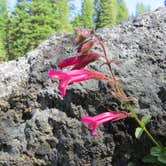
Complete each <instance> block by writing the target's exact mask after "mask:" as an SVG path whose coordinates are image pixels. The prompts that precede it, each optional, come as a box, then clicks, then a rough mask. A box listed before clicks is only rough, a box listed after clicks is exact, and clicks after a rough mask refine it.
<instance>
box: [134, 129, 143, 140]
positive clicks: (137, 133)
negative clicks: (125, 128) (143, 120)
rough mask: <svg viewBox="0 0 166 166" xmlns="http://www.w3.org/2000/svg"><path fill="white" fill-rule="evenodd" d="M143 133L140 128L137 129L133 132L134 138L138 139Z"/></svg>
mask: <svg viewBox="0 0 166 166" xmlns="http://www.w3.org/2000/svg"><path fill="white" fill-rule="evenodd" d="M142 133H143V129H142V128H141V127H137V128H136V130H135V137H136V138H137V139H139V138H140V137H141V135H142Z"/></svg>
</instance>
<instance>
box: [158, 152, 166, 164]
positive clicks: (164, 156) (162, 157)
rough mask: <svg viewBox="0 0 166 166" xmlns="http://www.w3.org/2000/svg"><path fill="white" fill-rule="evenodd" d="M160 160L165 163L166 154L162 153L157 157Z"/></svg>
mask: <svg viewBox="0 0 166 166" xmlns="http://www.w3.org/2000/svg"><path fill="white" fill-rule="evenodd" d="M157 160H158V161H160V162H161V163H163V164H166V155H165V154H160V156H158V158H157Z"/></svg>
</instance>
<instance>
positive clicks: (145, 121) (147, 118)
mask: <svg viewBox="0 0 166 166" xmlns="http://www.w3.org/2000/svg"><path fill="white" fill-rule="evenodd" d="M150 118H151V116H150V115H144V116H143V117H142V119H141V122H143V123H144V124H145V125H146V124H147V123H148V122H149V121H150Z"/></svg>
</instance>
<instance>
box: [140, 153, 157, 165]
mask: <svg viewBox="0 0 166 166" xmlns="http://www.w3.org/2000/svg"><path fill="white" fill-rule="evenodd" d="M142 161H143V162H144V163H158V161H157V157H155V156H152V155H150V154H149V155H147V156H145V157H144V158H143V160H142Z"/></svg>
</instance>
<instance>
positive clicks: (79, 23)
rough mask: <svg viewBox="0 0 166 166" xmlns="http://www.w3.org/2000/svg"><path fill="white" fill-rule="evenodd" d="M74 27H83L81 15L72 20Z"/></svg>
mask: <svg viewBox="0 0 166 166" xmlns="http://www.w3.org/2000/svg"><path fill="white" fill-rule="evenodd" d="M72 26H73V28H74V27H83V21H82V16H81V15H80V14H79V15H77V16H75V17H74V19H73V20H72Z"/></svg>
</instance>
